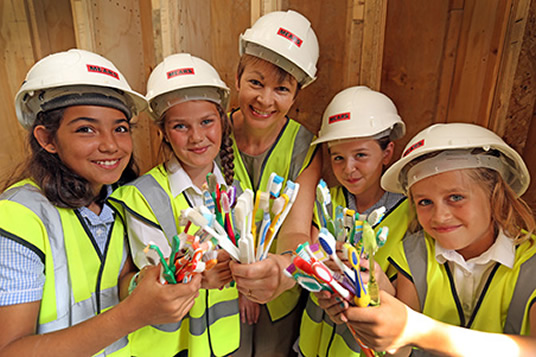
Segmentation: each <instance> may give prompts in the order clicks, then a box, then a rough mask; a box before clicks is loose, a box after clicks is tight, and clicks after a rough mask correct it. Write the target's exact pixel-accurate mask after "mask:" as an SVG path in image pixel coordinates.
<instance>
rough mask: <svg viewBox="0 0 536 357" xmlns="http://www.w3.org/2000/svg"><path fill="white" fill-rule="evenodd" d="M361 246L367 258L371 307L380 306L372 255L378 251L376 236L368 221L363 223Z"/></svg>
mask: <svg viewBox="0 0 536 357" xmlns="http://www.w3.org/2000/svg"><path fill="white" fill-rule="evenodd" d="M363 246H364V248H365V252H366V253H367V255H368V258H369V272H370V279H369V282H368V290H369V295H370V300H371V305H374V306H377V305H379V304H380V291H379V287H378V282H377V281H376V274H375V267H374V254H375V253H376V251H377V250H378V245H377V243H376V234H375V233H374V230H373V229H372V227H371V226H370V224H369V222H368V221H364V222H363Z"/></svg>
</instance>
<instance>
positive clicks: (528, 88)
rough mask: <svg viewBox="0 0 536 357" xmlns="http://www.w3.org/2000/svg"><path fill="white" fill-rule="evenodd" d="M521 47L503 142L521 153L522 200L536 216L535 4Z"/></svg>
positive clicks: (530, 10) (528, 15)
mask: <svg viewBox="0 0 536 357" xmlns="http://www.w3.org/2000/svg"><path fill="white" fill-rule="evenodd" d="M526 22H527V25H526V28H525V34H524V37H523V45H522V46H521V53H520V55H519V61H518V65H517V70H516V75H515V78H514V83H513V87H512V93H511V97H510V100H509V104H508V113H507V116H506V118H505V119H504V121H505V125H506V127H505V131H504V136H503V137H504V140H505V141H506V142H507V143H509V144H510V145H512V146H513V147H514V149H516V150H517V151H518V152H520V153H522V156H523V158H524V160H525V163H526V164H527V166H528V168H529V171H530V175H531V178H532V180H531V184H530V186H529V190H528V192H527V193H526V194H525V195H524V196H523V198H525V200H527V202H529V203H530V204H531V206H532V208H533V209H534V210H535V212H536V159H535V158H536V144H535V140H534V139H535V138H536V2H535V1H532V3H531V5H530V9H529V12H528V14H527V18H526Z"/></svg>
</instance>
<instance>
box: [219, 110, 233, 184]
mask: <svg viewBox="0 0 536 357" xmlns="http://www.w3.org/2000/svg"><path fill="white" fill-rule="evenodd" d="M218 113H219V114H220V118H221V126H222V131H221V136H222V137H221V146H220V161H221V167H222V170H223V176H224V177H225V183H226V184H227V186H231V185H232V184H233V181H234V150H233V139H232V138H231V133H232V124H231V121H230V120H229V117H228V116H227V114H226V113H225V112H224V111H223V108H222V107H221V105H218Z"/></svg>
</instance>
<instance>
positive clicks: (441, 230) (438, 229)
mask: <svg viewBox="0 0 536 357" xmlns="http://www.w3.org/2000/svg"><path fill="white" fill-rule="evenodd" d="M459 227H461V225H452V226H440V227H433V229H434V230H435V231H436V232H438V233H450V232H453V231H455V230H456V229H458V228H459Z"/></svg>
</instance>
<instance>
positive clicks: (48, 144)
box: [33, 125, 57, 154]
mask: <svg viewBox="0 0 536 357" xmlns="http://www.w3.org/2000/svg"><path fill="white" fill-rule="evenodd" d="M33 135H34V137H35V139H36V140H37V142H38V143H39V145H41V147H42V148H43V149H45V150H46V151H47V152H49V153H51V154H55V153H57V149H56V144H55V143H54V138H53V137H52V135H50V132H49V131H48V130H47V129H46V128H45V127H44V126H43V125H37V126H36V127H35V128H34V131H33Z"/></svg>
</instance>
